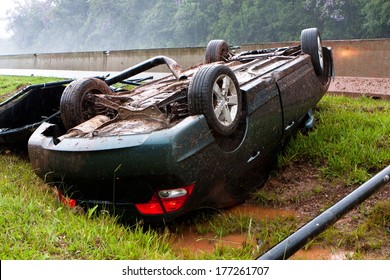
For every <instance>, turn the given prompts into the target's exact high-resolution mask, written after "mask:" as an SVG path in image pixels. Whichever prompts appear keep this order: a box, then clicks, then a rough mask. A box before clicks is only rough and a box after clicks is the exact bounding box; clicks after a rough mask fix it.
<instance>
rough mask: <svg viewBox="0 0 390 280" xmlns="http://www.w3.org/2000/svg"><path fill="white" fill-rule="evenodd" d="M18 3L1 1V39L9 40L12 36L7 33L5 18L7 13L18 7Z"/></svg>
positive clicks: (11, 0)
mask: <svg viewBox="0 0 390 280" xmlns="http://www.w3.org/2000/svg"><path fill="white" fill-rule="evenodd" d="M17 1H18V0H1V2H0V38H8V37H9V36H10V34H8V33H7V32H6V31H5V26H6V25H7V21H5V20H4V19H3V18H4V17H5V15H6V12H7V11H8V10H9V9H11V8H12V7H14V6H15V5H16V2H17ZM19 2H20V1H19Z"/></svg>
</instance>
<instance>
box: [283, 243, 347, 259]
mask: <svg viewBox="0 0 390 280" xmlns="http://www.w3.org/2000/svg"><path fill="white" fill-rule="evenodd" d="M351 255H352V252H344V251H335V250H332V249H330V248H323V247H319V246H312V247H310V249H308V250H304V249H301V250H299V251H298V252H296V253H295V254H294V255H293V256H292V257H291V258H290V259H291V260H346V259H348V256H351Z"/></svg>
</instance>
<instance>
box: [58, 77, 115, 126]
mask: <svg viewBox="0 0 390 280" xmlns="http://www.w3.org/2000/svg"><path fill="white" fill-rule="evenodd" d="M111 93H112V91H111V89H110V87H109V86H108V85H107V84H106V83H105V82H104V81H102V80H100V79H97V78H84V79H80V80H76V81H73V82H71V83H70V84H69V85H68V86H67V87H66V88H65V90H64V92H63V94H62V96H61V101H60V112H61V120H62V123H63V124H64V126H65V128H66V129H70V128H72V127H75V126H77V125H79V124H80V123H83V122H85V121H87V120H89V119H91V118H93V117H94V116H96V115H97V112H96V108H95V94H111Z"/></svg>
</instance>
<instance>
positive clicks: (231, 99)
mask: <svg viewBox="0 0 390 280" xmlns="http://www.w3.org/2000/svg"><path fill="white" fill-rule="evenodd" d="M226 85H227V90H226V89H224V86H226ZM188 107H189V113H190V115H199V114H203V115H204V116H205V119H206V121H207V123H208V125H209V127H210V128H211V129H212V130H213V131H214V132H215V133H217V134H219V135H222V136H228V135H231V134H232V133H233V132H235V130H236V128H237V126H238V124H239V122H240V117H241V110H242V96H241V91H240V87H239V85H238V81H237V78H236V76H235V75H234V73H233V72H232V70H230V68H229V67H227V66H225V65H218V64H213V65H208V66H206V67H203V68H201V69H200V70H199V71H198V72H196V73H195V75H194V76H193V78H192V80H191V81H190V85H189V88H188Z"/></svg>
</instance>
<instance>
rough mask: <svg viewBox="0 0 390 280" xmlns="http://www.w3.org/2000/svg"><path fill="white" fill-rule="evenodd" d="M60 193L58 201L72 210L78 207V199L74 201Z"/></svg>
mask: <svg viewBox="0 0 390 280" xmlns="http://www.w3.org/2000/svg"><path fill="white" fill-rule="evenodd" d="M57 192H58V200H59V201H60V202H61V203H62V204H64V205H67V206H69V207H70V208H73V207H76V205H77V201H76V199H72V198H69V197H66V196H64V195H63V194H62V192H60V191H57Z"/></svg>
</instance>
